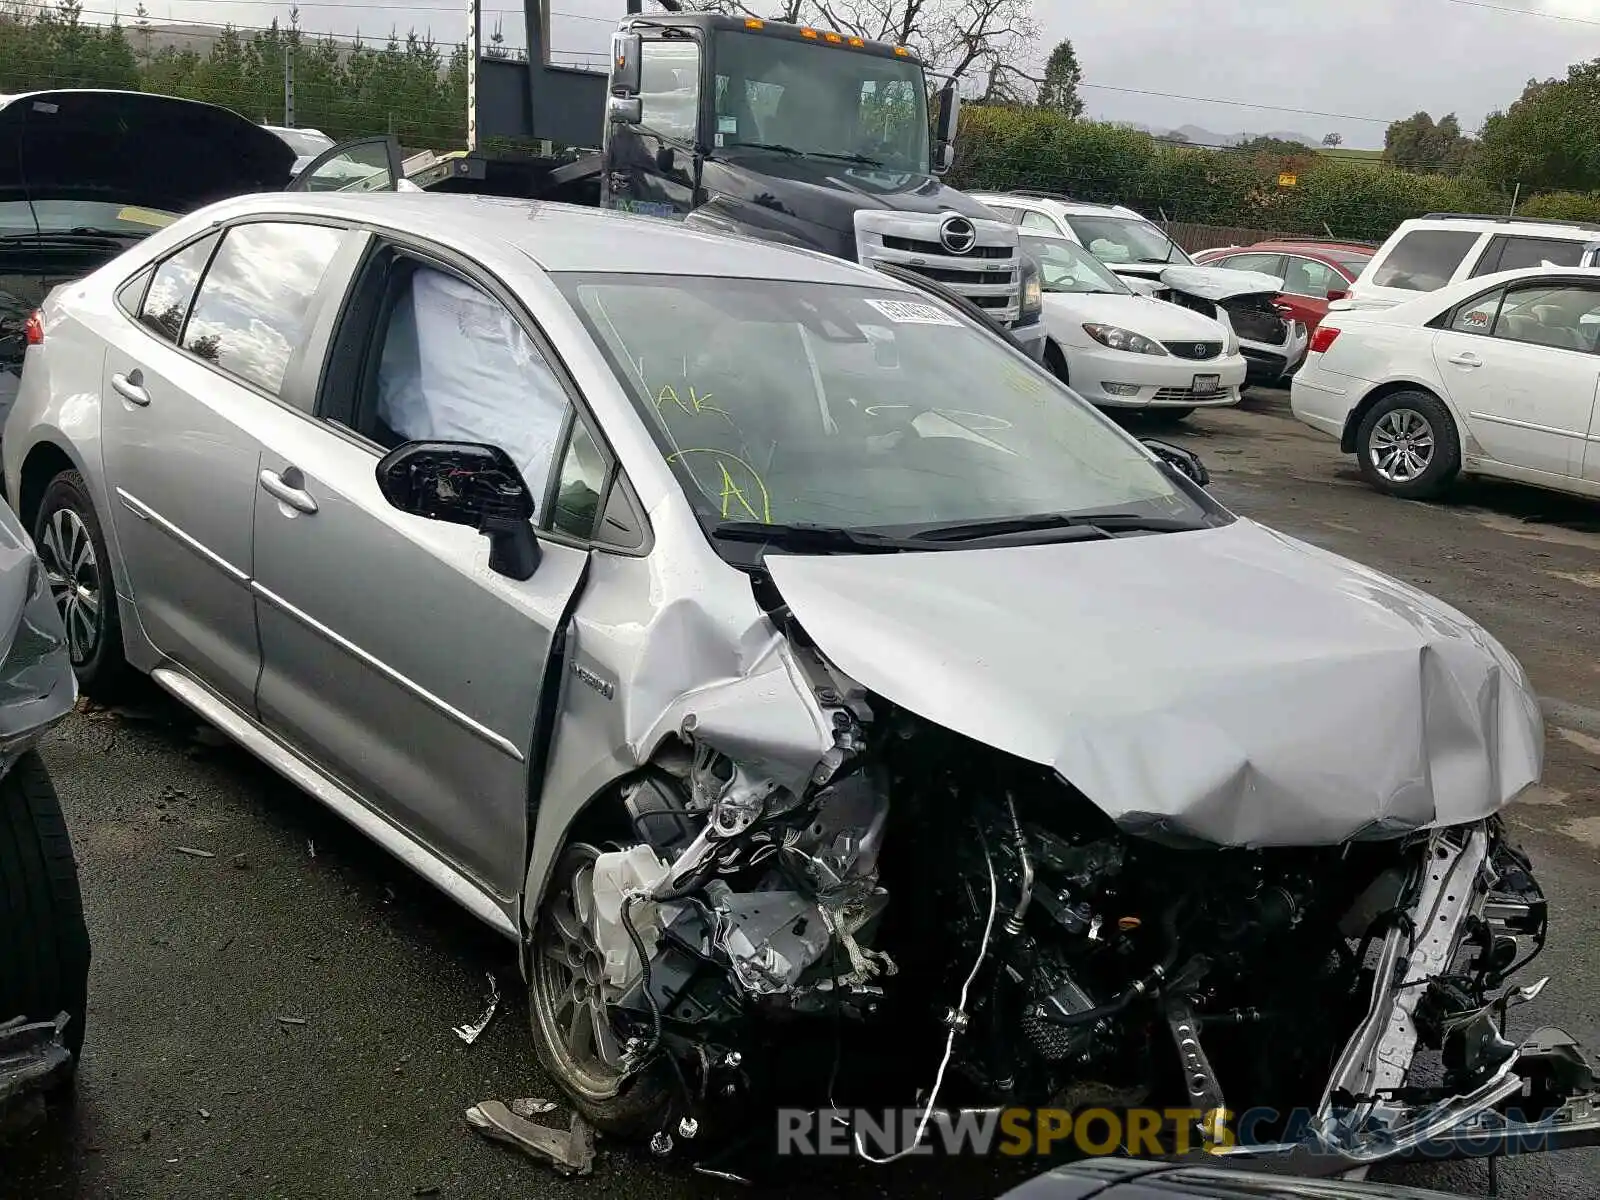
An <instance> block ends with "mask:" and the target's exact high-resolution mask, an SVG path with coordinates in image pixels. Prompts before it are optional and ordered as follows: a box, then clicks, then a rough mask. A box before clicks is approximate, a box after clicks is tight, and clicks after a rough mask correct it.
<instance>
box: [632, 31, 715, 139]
mask: <svg viewBox="0 0 1600 1200" xmlns="http://www.w3.org/2000/svg"><path fill="white" fill-rule="evenodd" d="M639 71H640V80H641V82H640V88H639V96H640V99H641V100H642V101H643V102H644V120H643V121H642V122H641V124H642V125H643V126H644V127H645V128H646V129H648V130H650V132H652V133H656V134H660V135H661V136H662V137H664V138H671V139H672V140H673V141H678V142H684V143H687V144H689V145H693V144H694V142H695V141H696V135H697V131H698V127H699V123H700V45H699V43H698V42H694V41H691V40H689V39H688V38H673V39H669V40H652V41H647V42H645V44H644V52H643V54H641V55H640V58H639Z"/></svg>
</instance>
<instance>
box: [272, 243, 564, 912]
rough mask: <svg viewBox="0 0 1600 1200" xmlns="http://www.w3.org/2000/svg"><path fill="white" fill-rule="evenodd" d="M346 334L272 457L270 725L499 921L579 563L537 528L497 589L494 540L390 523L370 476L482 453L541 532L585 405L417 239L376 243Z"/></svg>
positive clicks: (515, 315) (522, 332)
mask: <svg viewBox="0 0 1600 1200" xmlns="http://www.w3.org/2000/svg"><path fill="white" fill-rule="evenodd" d="M337 328H338V332H337V337H336V340H335V341H333V343H332V348H331V350H330V351H329V352H328V355H327V359H326V361H327V367H326V369H325V372H324V379H323V382H322V384H321V391H320V400H319V402H318V404H317V405H316V407H315V410H314V413H313V414H311V415H310V416H309V418H308V419H303V420H298V421H294V422H284V423H283V424H282V425H281V426H280V428H279V429H278V430H277V431H275V432H274V434H273V435H272V436H270V437H269V438H268V439H267V442H266V446H265V451H264V454H263V457H262V461H261V474H260V488H261V490H260V492H259V494H258V496H257V500H256V510H255V577H256V588H257V594H258V606H257V618H258V621H259V623H260V634H261V651H262V670H261V681H260V687H259V689H258V692H257V704H258V708H259V711H260V714H261V719H262V721H263V722H264V723H265V724H266V725H267V726H268V728H270V729H272V730H274V731H275V732H277V733H279V734H280V735H281V736H283V737H285V738H286V739H287V740H289V741H290V742H292V743H293V744H294V745H296V746H297V747H299V748H300V749H301V750H302V751H303V752H304V753H306V754H308V755H309V756H310V757H311V758H312V759H314V760H315V761H316V762H317V763H318V765H319V766H321V767H322V768H323V769H324V770H325V771H327V772H328V773H329V774H330V775H332V776H333V777H334V778H335V779H338V780H339V781H341V782H342V783H343V784H344V785H345V786H346V788H347V789H348V790H350V791H352V792H354V793H355V794H357V795H358V796H360V797H362V798H363V799H364V800H365V801H366V802H367V803H368V804H370V805H371V806H372V807H374V808H375V809H377V810H378V811H380V812H381V813H382V815H383V816H384V817H386V818H387V819H388V820H389V821H390V822H392V823H393V824H394V825H396V826H398V827H399V828H401V829H403V830H405V831H407V833H408V834H409V835H410V836H411V837H412V838H414V839H415V840H417V841H418V842H420V843H422V844H423V845H425V846H427V847H428V848H429V851H430V853H432V854H433V855H435V856H436V857H437V858H440V859H442V860H444V861H445V862H446V863H448V864H449V865H450V866H451V868H453V870H454V871H455V872H456V873H457V874H458V875H465V876H466V877H467V878H469V879H470V880H471V881H472V882H473V884H474V885H475V886H476V887H477V888H478V889H480V890H481V891H482V892H484V893H487V894H488V895H490V896H492V897H493V898H494V901H495V903H496V904H497V905H498V906H499V907H501V910H502V911H505V910H506V906H509V904H511V903H512V902H513V901H514V899H515V897H516V895H517V893H518V891H519V889H520V887H521V884H522V872H523V869H524V866H525V862H524V851H525V840H524V834H525V829H526V820H527V813H528V805H529V793H528V788H529V779H528V766H529V759H530V753H531V748H532V744H533V738H534V726H535V718H536V715H537V712H538V706H539V702H540V696H541V690H542V686H543V681H544V673H545V666H546V660H547V657H548V655H549V652H550V647H551V643H552V639H553V636H554V632H555V630H556V629H557V628H558V627H559V626H560V623H561V621H562V618H563V614H564V613H565V612H566V610H567V607H568V605H569V604H570V603H571V600H572V597H573V595H574V594H575V592H576V590H577V587H578V584H579V581H580V579H581V577H582V574H583V571H584V569H585V564H586V562H587V553H586V551H585V550H584V549H582V548H580V547H579V546H576V545H574V544H573V543H572V542H571V541H570V540H565V539H563V538H561V537H560V536H558V535H552V534H547V533H544V532H541V533H540V543H541V549H542V560H541V561H540V563H539V566H538V568H537V570H535V572H534V574H533V576H532V577H531V578H529V579H527V580H523V581H518V580H514V579H509V578H506V577H505V576H502V575H499V574H497V573H495V572H493V571H491V570H490V569H489V568H488V555H489V543H488V541H487V539H485V538H484V537H482V536H481V535H480V534H478V533H477V532H476V531H475V530H473V529H470V528H465V527H462V526H456V525H446V524H441V523H439V522H435V521H428V520H424V519H422V518H420V517H414V516H410V515H407V514H405V513H401V512H399V511H398V510H396V509H394V508H393V507H391V506H390V505H389V504H388V502H387V501H386V500H385V499H384V497H383V495H382V493H381V492H380V491H379V489H378V484H377V479H376V477H375V473H374V472H375V468H376V466H377V464H378V461H379V459H380V458H381V457H382V456H383V455H384V454H385V453H386V452H387V451H388V450H390V449H393V448H394V447H396V446H398V445H400V444H402V443H403V442H405V441H411V440H450V441H473V442H488V443H491V444H494V445H498V446H501V447H502V448H504V449H505V450H506V451H507V452H508V453H510V454H511V456H512V458H513V459H514V460H515V461H516V462H517V464H518V465H519V467H520V468H521V469H522V472H523V475H524V477H525V478H526V480H527V482H528V485H529V488H530V490H531V491H532V493H533V494H534V495H535V496H538V497H540V498H541V499H540V502H539V506H538V507H539V516H540V517H541V518H542V517H544V516H545V515H546V510H547V507H548V505H547V504H546V502H545V500H544V498H543V497H544V495H545V485H546V483H547V481H548V479H549V477H550V476H551V463H552V461H553V459H554V458H555V456H556V450H557V447H558V445H559V444H560V443H561V440H562V438H563V436H564V430H565V428H566V422H568V420H569V415H570V413H571V409H572V402H571V398H572V396H573V395H574V394H575V393H574V392H573V391H572V390H571V387H570V384H569V383H568V381H567V380H566V377H565V376H564V375H562V374H560V373H559V372H558V371H557V370H556V369H554V368H553V367H552V366H551V363H552V362H553V361H555V360H554V356H553V355H551V354H550V353H549V352H548V351H547V349H546V347H545V345H544V343H543V341H542V339H541V338H540V336H539V331H538V330H537V328H536V327H535V326H533V324H532V323H531V322H530V321H528V320H527V319H526V317H525V315H524V314H522V313H521V312H520V311H519V310H518V309H517V308H516V306H515V303H514V301H513V300H512V298H511V297H510V296H509V294H508V293H506V292H505V291H504V290H503V289H501V288H500V287H499V286H498V285H497V284H496V283H495V282H494V281H493V279H492V277H490V276H488V275H486V274H483V273H481V272H479V271H478V270H477V269H476V268H475V267H473V266H472V265H471V264H463V263H461V262H460V261H459V260H456V259H453V258H452V259H448V260H446V259H445V258H443V257H442V256H439V255H438V254H437V253H436V252H434V251H432V250H430V249H428V248H426V247H425V246H422V245H421V244H420V243H419V244H412V243H406V244H405V245H401V244H399V243H398V242H393V241H385V240H383V239H381V238H380V239H378V240H377V241H376V243H375V245H374V247H373V249H372V250H371V252H370V255H369V257H368V259H367V261H366V263H365V265H364V266H363V268H362V271H361V273H360V275H359V277H358V280H357V282H356V284H355V286H354V288H353V289H352V291H351V294H350V296H349V297H348V299H347V301H346V303H345V306H344V310H343V315H342V316H341V317H340V318H339V322H338V327H337ZM425 873H426V872H425Z"/></svg>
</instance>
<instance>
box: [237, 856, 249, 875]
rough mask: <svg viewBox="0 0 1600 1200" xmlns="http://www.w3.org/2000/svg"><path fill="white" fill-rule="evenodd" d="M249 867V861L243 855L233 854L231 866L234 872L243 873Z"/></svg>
mask: <svg viewBox="0 0 1600 1200" xmlns="http://www.w3.org/2000/svg"><path fill="white" fill-rule="evenodd" d="M249 865H250V860H249V859H248V858H247V857H245V856H244V855H243V854H235V855H234V856H233V866H234V869H235V870H236V871H243V870H244V869H245V868H247V867H248V866H249Z"/></svg>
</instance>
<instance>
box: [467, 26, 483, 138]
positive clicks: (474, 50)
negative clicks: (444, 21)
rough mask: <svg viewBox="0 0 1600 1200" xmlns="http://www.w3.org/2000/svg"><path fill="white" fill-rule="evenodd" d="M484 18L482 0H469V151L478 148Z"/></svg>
mask: <svg viewBox="0 0 1600 1200" xmlns="http://www.w3.org/2000/svg"><path fill="white" fill-rule="evenodd" d="M482 20H483V3H482V0H467V152H468V153H469V154H470V153H472V152H473V151H475V150H476V149H477V148H478V51H479V47H480V44H481V36H482V29H481V27H480V22H481V21H482Z"/></svg>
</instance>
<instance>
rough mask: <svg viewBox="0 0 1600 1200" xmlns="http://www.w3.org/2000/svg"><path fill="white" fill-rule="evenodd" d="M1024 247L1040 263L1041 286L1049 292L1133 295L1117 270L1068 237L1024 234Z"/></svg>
mask: <svg viewBox="0 0 1600 1200" xmlns="http://www.w3.org/2000/svg"><path fill="white" fill-rule="evenodd" d="M1022 248H1023V249H1024V250H1026V251H1027V252H1028V253H1029V254H1031V255H1032V256H1033V257H1034V258H1035V259H1036V260H1037V261H1038V263H1039V278H1040V283H1041V284H1042V286H1043V287H1044V290H1045V291H1047V292H1078V293H1100V294H1105V295H1113V296H1126V295H1128V294H1129V288H1128V285H1127V284H1125V283H1123V282H1122V280H1120V279H1118V278H1117V276H1116V273H1115V272H1114V271H1112V270H1111V269H1110V268H1109V267H1107V266H1106V265H1105V264H1104V263H1102V262H1101V261H1100V260H1099V259H1098V258H1096V257H1095V256H1094V255H1092V254H1090V253H1088V251H1086V250H1084V249H1083V248H1082V247H1080V246H1078V245H1076V244H1074V243H1072V242H1069V241H1067V240H1066V239H1065V238H1043V237H1030V236H1028V235H1027V234H1023V235H1022Z"/></svg>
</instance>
